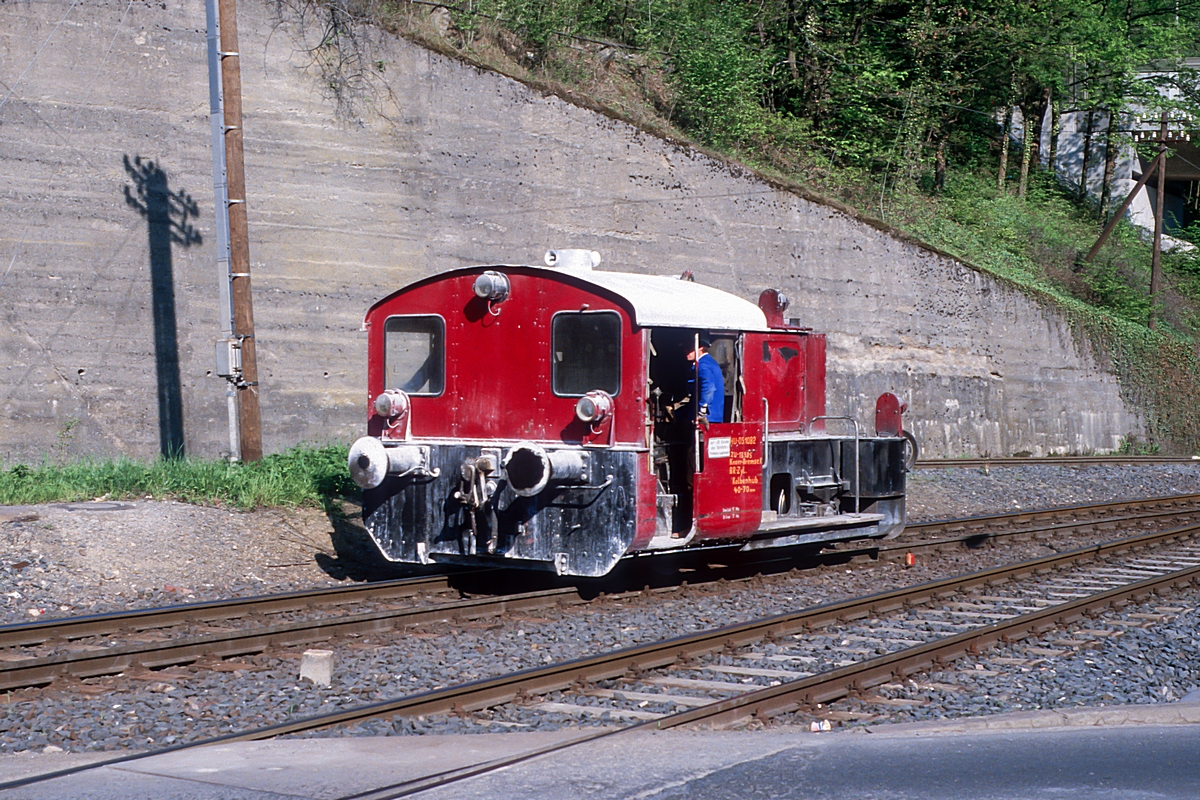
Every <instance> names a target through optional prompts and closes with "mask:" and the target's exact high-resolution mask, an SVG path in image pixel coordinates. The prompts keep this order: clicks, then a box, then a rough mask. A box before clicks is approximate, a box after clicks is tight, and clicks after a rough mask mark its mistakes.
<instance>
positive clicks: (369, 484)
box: [349, 251, 906, 576]
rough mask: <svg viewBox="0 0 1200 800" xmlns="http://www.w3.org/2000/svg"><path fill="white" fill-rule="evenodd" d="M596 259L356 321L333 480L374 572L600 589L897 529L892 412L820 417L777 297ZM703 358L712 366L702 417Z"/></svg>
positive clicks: (814, 371) (514, 270) (403, 296)
mask: <svg viewBox="0 0 1200 800" xmlns="http://www.w3.org/2000/svg"><path fill="white" fill-rule="evenodd" d="M598 263H599V256H598V255H596V254H595V253H590V252H588V251H551V252H550V253H549V254H547V265H548V267H531V266H488V267H475V268H468V269H461V270H454V271H452V272H449V273H445V274H443V275H439V276H434V277H432V278H428V279H426V280H423V281H419V282H418V283H415V284H412V285H411V286H408V287H405V288H404V289H401V290H400V291H398V292H396V293H394V294H392V295H390V296H389V297H387V298H385V299H384V300H381V301H380V302H378V303H376V304H375V305H374V306H373V307H372V308H371V309H370V310H369V311H368V313H367V317H366V320H365V323H364V326H365V328H366V329H367V331H368V434H369V435H368V436H366V437H363V438H362V439H360V440H358V441H357V442H356V443H355V444H354V446H353V447H352V448H351V453H350V464H349V466H350V471H351V474H352V476H353V478H354V480H355V481H356V482H357V483H358V484H359V485H360V486H362V487H363V489H364V504H363V513H364V519H365V522H366V525H367V530H368V532H369V533H370V535H371V537H372V539H373V540H374V541H375V543H376V545H377V546H378V547H379V549H380V552H381V553H383V555H384V556H385V557H387V558H389V559H391V560H394V561H402V562H413V563H429V562H448V563H465V564H477V565H484V564H493V565H506V566H525V567H534V568H546V569H554V570H555V571H557V572H558V573H560V574H570V575H580V576H599V575H603V574H605V573H607V572H608V571H609V570H611V569H612V567H613V566H615V564H616V563H617V562H618V561H619V560H620V559H621V558H624V557H626V556H630V555H635V554H648V553H654V552H663V551H673V550H679V549H686V548H695V547H710V546H724V547H738V548H741V549H755V548H759V547H769V546H777V545H791V544H805V543H822V542H828V541H837V540H844V539H855V538H865V537H880V536H889V535H895V534H897V533H899V531H900V530H901V529H902V527H903V523H904V511H903V509H904V474H905V464H904V457H905V452H906V442H905V439H904V438H903V432H902V421H901V416H900V414H901V412H902V410H903V408H902V405H901V404H900V403H899V401H898V400H897V399H896V398H894V396H892V395H885V396H884V398H881V400H880V403H881V404H883V405H885V406H886V407H887V409H888V413H887V414H884V415H883V416H882V417H881V416H880V414H879V413H877V415H876V417H877V420H880V419H886V420H887V421H886V423H884V424H883V425H882V426H881V425H879V424H877V428H879V430H877V431H876V434H875V435H874V436H864V435H863V434H862V431H861V430H860V429H859V425H858V423H857V422H856V421H854V420H853V419H851V418H832V417H828V416H826V414H825V339H824V336H823V335H821V334H816V333H814V332H812V331H811V330H808V329H805V328H799V327H795V326H791V325H786V324H784V322H783V318H782V314H783V311H784V309H785V308H786V301H785V300H783V298H782V297H781V296H780V295H778V293H776V292H774V291H773V290H768V291H767V292H764V293H763V295H762V296H761V297H760V301H759V304H758V305H755V304H752V303H749V302H747V301H744V300H741V299H739V298H736V297H734V296H732V295H729V294H727V293H725V292H721V291H719V290H716V289H713V288H711V287H706V286H702V285H700V284H696V283H693V282H690V281H688V280H677V279H673V278H666V277H661V276H650V275H634V274H625V273H616V272H607V271H601V270H597V269H595V267H596V266H597V265H598ZM702 344H704V345H706V346H707V347H706V350H707V354H706V355H702V354H701V352H702V351H701V347H700V346H701V345H702ZM689 354H691V355H690V356H689ZM700 358H704V359H712V362H715V364H716V366H717V367H719V371H720V381H719V386H718V387H717V394H719V397H720V400H721V401H722V402H721V403H720V406H721V410H720V413H719V415H718V414H716V413H713V414H712V418H711V419H710V418H709V416H708V415H707V414H706V413H705V412H706V411H709V409H707V408H706V407H702V406H701V404H700V402H699V390H700V389H705V391H706V393H711V392H712V389H711V388H710V387H708V388H706V387H707V384H706V383H705V382H706V381H711V380H714V379H713V377H712V376H713V374H714V373H713V372H712V369H713V367H712V363H709V364H707V365H705V367H704V368H705V369H706V370H708V372H707V377H703V378H702V377H701V375H699V374H698V372H699V370H700V364H699V359H700ZM713 405H714V407H715V406H717V405H718V404H717V402H716V400H715V397H714V402H713ZM714 410H715V409H714ZM835 420H836V422H835V424H838V425H841V426H842V427H843V428H844V429H845V431H846V432H843V433H839V435H829V434H827V433H826V431H825V427H826V422H827V421H830V422H834V421H835Z"/></svg>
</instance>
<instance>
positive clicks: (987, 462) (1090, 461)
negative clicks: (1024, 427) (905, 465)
mask: <svg viewBox="0 0 1200 800" xmlns="http://www.w3.org/2000/svg"><path fill="white" fill-rule="evenodd" d="M1196 463H1200V456H1166V455H1163V456H1122V455H1110V456H1037V457H1035V456H1029V457H1025V458H1022V457H1019V456H1011V457H999V458H989V457H973V458H921V459H917V463H916V469H949V468H953V467H963V468H976V467H1091V466H1135V465H1138V464H1196Z"/></svg>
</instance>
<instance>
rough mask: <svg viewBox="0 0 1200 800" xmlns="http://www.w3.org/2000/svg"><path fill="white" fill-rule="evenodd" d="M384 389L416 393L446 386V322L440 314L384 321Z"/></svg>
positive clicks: (393, 318)
mask: <svg viewBox="0 0 1200 800" xmlns="http://www.w3.org/2000/svg"><path fill="white" fill-rule="evenodd" d="M383 331H384V344H383V362H384V381H385V384H384V386H385V388H388V389H403V390H404V391H406V392H408V393H409V394H414V395H435V394H441V393H442V390H443V389H445V386H446V347H445V340H446V323H445V321H443V320H442V318H441V317H436V316H421V317H389V318H388V320H387V322H386V323H384V328H383Z"/></svg>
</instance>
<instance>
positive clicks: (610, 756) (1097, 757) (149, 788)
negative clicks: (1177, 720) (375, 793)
mask: <svg viewBox="0 0 1200 800" xmlns="http://www.w3.org/2000/svg"><path fill="white" fill-rule="evenodd" d="M1164 710H1165V709H1164ZM1038 724H1040V723H1036V722H1035V723H1034V725H1033V726H1032V727H1031V726H1023V727H1014V728H1011V729H999V730H983V731H970V730H968V731H964V730H962V729H961V728H956V727H955V726H953V725H946V726H943V727H942V728H941V729H939V728H938V727H937V726H928V725H927V726H923V727H920V728H917V727H911V726H894V727H892V728H890V729H889V728H886V727H883V728H880V729H877V732H876V733H864V732H845V733H823V734H813V733H808V732H804V731H796V732H787V733H776V732H760V733H746V732H665V733H647V734H644V735H639V736H634V737H617V738H613V739H606V740H600V741H597V742H593V743H590V744H585V745H581V746H579V747H576V748H572V749H570V750H566V751H563V752H560V753H557V754H553V755H550V756H546V757H542V758H537V759H533V760H530V761H526V762H523V763H520V764H518V765H515V766H512V767H509V768H507V769H504V770H501V771H498V772H494V773H489V774H487V775H483V776H479V777H476V778H470V779H467V780H464V781H460V782H457V783H453V784H450V785H447V786H443V787H440V788H437V789H432V790H430V791H427V792H423V793H421V794H420V795H418V796H419V797H421V798H427V799H428V800H450V799H451V798H453V799H454V800H476V799H478V800H482V799H483V798H487V799H488V800H492V799H493V798H529V799H530V800H542V799H544V800H571V799H572V798H580V800H582V798H588V799H589V800H593V799H594V798H629V800H634V798H637V799H638V800H676V799H679V800H682V799H683V798H688V800H695V799H696V798H703V800H727V799H728V800H747V799H748V798H780V800H785V799H789V798H795V800H819V799H821V798H831V799H832V798H838V800H846V799H847V798H868V799H870V800H910V799H912V800H916V799H917V798H920V800H1037V799H1038V798H1056V799H1057V798H1072V799H1074V798H1098V799H1099V798H1103V800H1118V799H1119V800H1147V799H1148V798H1155V799H1156V800H1159V799H1165V800H1196V798H1200V725H1197V724H1123V725H1101V726H1094V725H1091V726H1079V725H1074V726H1069V727H1053V728H1041V727H1038ZM569 735H572V734H570V733H567V732H560V733H555V734H509V735H479V736H443V737H439V736H427V737H419V738H418V737H388V738H378V739H369V738H356V739H352V738H341V739H308V740H285V741H275V742H259V743H247V744H237V745H221V746H216V747H210V748H205V749H200V750H193V751H185V752H181V753H176V754H171V755H166V756H159V757H156V758H154V759H146V760H142V761H135V762H130V763H126V764H123V765H117V766H111V767H102V768H99V769H96V770H92V771H89V772H86V773H82V774H79V775H75V776H71V777H67V778H63V779H59V780H55V781H51V782H48V783H42V784H35V785H31V786H28V787H23V788H17V789H12V790H8V791H6V792H3V793H0V797H3V798H88V799H89V800H108V799H109V798H112V799H113V800H115V799H116V798H122V800H133V799H134V798H147V800H150V799H151V798H152V799H153V800H193V799H198V798H244V799H245V800H284V799H287V800H295V799H296V798H306V799H307V798H314V799H315V798H319V799H320V800H332V799H333V798H346V797H350V796H354V795H357V794H358V793H360V792H365V791H367V790H370V789H373V788H377V787H380V786H386V785H388V784H398V783H403V782H405V781H409V780H412V779H415V778H419V777H422V776H428V775H432V774H434V773H437V772H441V771H443V770H447V769H451V768H455V767H458V766H463V765H466V764H470V763H477V762H479V761H483V760H487V759H490V758H494V757H497V756H501V755H506V754H511V753H515V752H519V751H521V750H523V749H526V748H528V747H534V746H540V745H543V744H546V743H548V742H549V741H552V740H554V739H555V738H559V737H563V736H569ZM574 735H577V734H574ZM60 759H62V756H60ZM67 763H68V762H67V760H57V761H56V760H55V759H54V758H53V757H51V756H42V757H38V758H33V759H31V758H25V759H20V760H14V759H5V760H0V780H4V779H10V778H13V777H16V776H17V775H18V774H19V773H20V772H22V771H26V772H27V771H30V770H31V769H34V768H36V769H45V768H47V767H49V768H54V767H57V766H63V765H65V764H67Z"/></svg>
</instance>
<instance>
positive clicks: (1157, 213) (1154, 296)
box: [1146, 111, 1167, 330]
mask: <svg viewBox="0 0 1200 800" xmlns="http://www.w3.org/2000/svg"><path fill="white" fill-rule="evenodd" d="M1158 161H1159V165H1158V192H1157V195H1156V196H1155V198H1154V251H1153V255H1152V256H1151V257H1150V318H1149V319H1148V320H1147V322H1146V325H1147V327H1148V328H1150V330H1154V323H1155V319H1154V317H1155V312H1156V311H1157V310H1158V289H1159V283H1160V282H1161V281H1162V269H1161V267H1160V264H1159V262H1160V261H1161V257H1162V231H1163V194H1164V193H1165V192H1166V190H1167V112H1165V111H1164V112H1163V113H1162V121H1161V122H1160V123H1159V126H1158Z"/></svg>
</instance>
